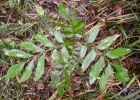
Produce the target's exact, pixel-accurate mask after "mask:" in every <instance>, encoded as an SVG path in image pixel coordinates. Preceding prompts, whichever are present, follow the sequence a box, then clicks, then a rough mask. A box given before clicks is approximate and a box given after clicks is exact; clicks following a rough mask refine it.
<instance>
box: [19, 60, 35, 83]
mask: <svg viewBox="0 0 140 100" xmlns="http://www.w3.org/2000/svg"><path fill="white" fill-rule="evenodd" d="M33 67H34V59H33V60H32V61H31V62H30V63H29V64H28V66H27V67H26V69H25V72H24V74H23V75H22V77H21V80H20V82H24V81H26V80H27V79H28V78H29V77H30V75H31V73H32V69H33Z"/></svg>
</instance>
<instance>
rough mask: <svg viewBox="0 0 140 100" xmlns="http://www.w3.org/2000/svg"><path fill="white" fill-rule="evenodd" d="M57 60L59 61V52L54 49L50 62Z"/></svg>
mask: <svg viewBox="0 0 140 100" xmlns="http://www.w3.org/2000/svg"><path fill="white" fill-rule="evenodd" d="M59 59H60V57H59V52H58V51H57V50H56V49H54V50H53V52H52V60H53V61H58V60H59Z"/></svg>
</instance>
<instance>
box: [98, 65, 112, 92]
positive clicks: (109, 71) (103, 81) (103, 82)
mask: <svg viewBox="0 0 140 100" xmlns="http://www.w3.org/2000/svg"><path fill="white" fill-rule="evenodd" d="M111 74H112V69H111V66H110V64H108V66H107V68H106V70H105V74H102V76H101V78H100V81H99V86H100V90H101V91H102V92H103V91H104V90H105V87H106V83H107V81H108V79H109V77H110V75H111Z"/></svg>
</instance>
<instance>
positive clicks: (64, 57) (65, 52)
mask: <svg viewBox="0 0 140 100" xmlns="http://www.w3.org/2000/svg"><path fill="white" fill-rule="evenodd" d="M61 54H62V58H63V61H64V62H67V61H68V59H69V53H68V50H67V48H66V47H63V48H62V50H61Z"/></svg>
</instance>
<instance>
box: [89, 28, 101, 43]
mask: <svg viewBox="0 0 140 100" xmlns="http://www.w3.org/2000/svg"><path fill="white" fill-rule="evenodd" d="M99 30H100V27H97V28H95V29H94V30H93V31H92V32H91V33H90V35H89V37H88V43H92V42H94V40H95V39H96V37H97V35H98V33H99Z"/></svg>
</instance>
